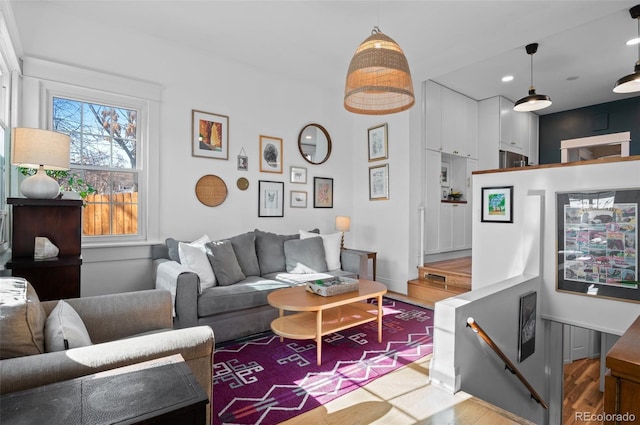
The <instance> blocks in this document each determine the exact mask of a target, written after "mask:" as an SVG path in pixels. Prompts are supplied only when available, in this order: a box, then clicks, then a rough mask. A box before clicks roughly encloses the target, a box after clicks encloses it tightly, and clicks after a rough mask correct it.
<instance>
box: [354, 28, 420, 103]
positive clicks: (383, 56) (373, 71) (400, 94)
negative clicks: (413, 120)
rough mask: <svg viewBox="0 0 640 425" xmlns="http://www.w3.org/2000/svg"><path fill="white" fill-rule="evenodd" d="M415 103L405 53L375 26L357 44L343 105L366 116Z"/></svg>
mask: <svg viewBox="0 0 640 425" xmlns="http://www.w3.org/2000/svg"><path fill="white" fill-rule="evenodd" d="M414 103H415V97H414V94H413V82H412V80H411V72H410V71H409V63H408V61H407V58H406V57H405V56H404V52H403V51H402V49H401V48H400V46H399V45H398V43H396V42H395V41H393V39H391V38H390V37H388V36H387V35H385V34H383V33H382V32H380V30H379V29H378V27H375V28H374V29H373V31H372V34H371V35H370V36H369V37H368V38H367V39H366V40H364V41H363V42H362V44H360V46H358V48H357V49H356V52H355V54H354V55H353V58H352V59H351V63H350V64H349V71H348V73H347V81H346V85H345V90H344V107H345V109H347V111H350V112H354V113H357V114H365V115H384V114H392V113H395V112H401V111H404V110H407V109H409V108H411V107H412V106H413V104H414Z"/></svg>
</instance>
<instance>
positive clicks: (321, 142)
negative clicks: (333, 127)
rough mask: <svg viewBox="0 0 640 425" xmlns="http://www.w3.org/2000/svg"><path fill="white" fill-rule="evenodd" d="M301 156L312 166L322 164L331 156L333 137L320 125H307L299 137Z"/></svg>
mask: <svg viewBox="0 0 640 425" xmlns="http://www.w3.org/2000/svg"><path fill="white" fill-rule="evenodd" d="M298 149H300V155H302V157H303V158H304V159H305V161H307V162H308V163H310V164H322V163H323V162H325V161H326V160H327V159H329V155H331V137H329V132H327V130H325V128H324V127H323V126H321V125H320V124H307V125H306V126H304V127H303V128H302V130H301V131H300V135H299V136H298Z"/></svg>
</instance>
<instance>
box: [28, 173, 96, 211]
mask: <svg viewBox="0 0 640 425" xmlns="http://www.w3.org/2000/svg"><path fill="white" fill-rule="evenodd" d="M18 171H19V172H20V174H22V175H24V176H32V175H34V174H35V173H36V171H38V170H35V169H33V168H26V167H18ZM46 173H47V175H48V176H49V177H51V178H53V179H55V180H56V181H57V182H58V184H59V185H60V193H61V194H62V197H63V198H66V199H82V200H83V201H85V203H86V199H87V196H88V195H91V194H92V193H96V189H95V188H94V187H93V186H91V184H89V183H88V182H87V181H85V180H84V179H83V178H82V177H81V176H80V175H79V174H78V173H76V172H74V171H71V170H46Z"/></svg>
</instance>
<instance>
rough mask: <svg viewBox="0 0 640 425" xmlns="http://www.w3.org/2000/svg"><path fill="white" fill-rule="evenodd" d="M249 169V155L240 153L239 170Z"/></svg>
mask: <svg viewBox="0 0 640 425" xmlns="http://www.w3.org/2000/svg"><path fill="white" fill-rule="evenodd" d="M248 169H249V157H247V156H246V155H238V170H239V171H247V170H248Z"/></svg>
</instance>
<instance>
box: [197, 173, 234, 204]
mask: <svg viewBox="0 0 640 425" xmlns="http://www.w3.org/2000/svg"><path fill="white" fill-rule="evenodd" d="M196 197H197V198H198V201H200V202H202V203H203V204H204V205H206V206H209V207H217V206H218V205H220V204H221V203H223V202H224V200H225V199H226V198H227V185H226V184H225V183H224V181H223V180H222V179H221V178H220V177H218V176H214V175H212V174H207V175H206V176H202V177H200V180H198V183H196Z"/></svg>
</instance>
